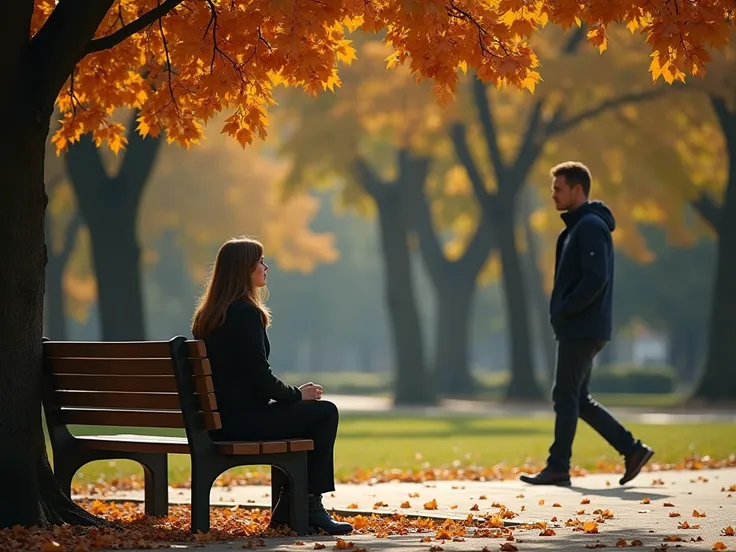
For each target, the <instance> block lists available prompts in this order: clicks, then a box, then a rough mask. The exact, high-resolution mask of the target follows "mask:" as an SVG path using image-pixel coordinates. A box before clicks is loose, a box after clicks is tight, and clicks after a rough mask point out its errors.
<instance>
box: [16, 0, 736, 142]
mask: <svg viewBox="0 0 736 552" xmlns="http://www.w3.org/2000/svg"><path fill="white" fill-rule="evenodd" d="M701 4H702V3H689V4H688V3H686V4H685V5H684V6H680V8H679V10H675V9H673V7H672V6H673V3H671V2H667V1H665V0H653V1H652V2H648V3H646V4H644V3H642V2H639V1H635V0H628V1H624V0H611V1H609V2H595V3H584V2H579V1H577V0H558V1H556V2H555V3H554V5H553V6H552V5H549V3H548V2H546V1H543V0H535V1H520V0H499V1H496V2H463V3H461V4H455V3H450V4H448V3H447V2H446V1H442V0H432V1H428V0H427V1H419V0H413V1H407V0H384V1H383V2H380V3H374V2H364V1H357V0H334V1H332V2H326V3H325V2H292V1H278V2H277V1H273V2H266V1H265V0H253V1H252V2H251V3H247V4H246V3H243V2H213V3H209V2H195V3H193V4H192V5H191V6H190V5H189V4H186V6H185V5H184V4H181V5H179V6H178V7H177V8H175V9H174V10H172V11H171V12H170V13H168V14H167V15H166V16H165V17H164V18H163V19H162V20H161V25H158V24H154V25H152V26H150V27H148V28H146V29H145V30H143V31H142V32H140V33H138V34H135V35H133V36H132V37H130V38H129V39H127V40H125V41H124V42H122V43H120V44H119V45H117V46H116V47H115V48H113V49H111V50H109V51H102V52H96V53H94V54H91V55H88V56H86V57H85V58H84V59H83V60H82V61H81V62H80V63H79V64H78V66H77V68H76V70H75V74H74V78H73V80H72V79H71V78H70V80H69V82H68V83H67V86H65V87H64V91H63V92H62V93H61V94H60V99H59V103H58V105H59V108H60V109H61V111H62V113H63V114H64V115H67V114H70V116H71V118H72V119H74V120H76V119H77V118H79V117H82V118H84V116H83V113H84V112H86V111H89V110H91V111H99V112H100V113H101V114H102V117H103V119H104V120H103V121H97V124H92V121H90V120H89V119H88V120H86V121H85V122H84V123H83V124H78V123H74V124H71V123H69V124H70V125H71V126H72V129H71V130H69V131H65V132H64V133H62V134H61V135H59V137H58V139H57V140H56V142H55V144H56V145H57V147H58V148H60V149H62V150H63V149H64V148H65V147H67V146H68V144H69V143H71V141H70V139H69V138H70V137H77V138H78V136H76V134H77V132H78V131H79V130H81V132H82V133H84V132H91V131H94V130H95V129H98V128H99V127H101V126H105V124H106V123H107V122H108V121H107V118H108V117H110V116H111V114H112V113H113V112H114V111H115V110H116V109H119V108H134V107H138V108H141V110H142V111H143V117H144V120H145V122H146V125H147V130H148V131H150V129H153V128H165V129H169V130H170V131H169V132H168V133H167V134H168V137H169V139H170V140H172V141H175V142H177V143H180V144H182V145H185V146H189V145H191V144H195V143H197V142H198V141H199V140H200V139H201V136H200V132H199V129H200V128H201V127H203V126H204V125H205V124H206V123H207V121H208V120H210V119H211V118H212V117H213V116H214V115H215V114H217V113H219V112H222V111H225V112H227V113H228V114H230V113H232V112H233V111H237V110H239V109H242V107H243V104H244V103H251V102H252V103H254V104H258V105H263V106H270V105H271V100H272V98H271V86H272V85H276V84H283V85H285V86H298V87H300V88H302V89H303V90H305V91H306V92H308V93H310V94H317V93H320V92H323V91H325V90H334V89H335V88H336V87H338V86H340V84H341V81H340V77H339V75H338V73H337V70H336V68H337V66H338V65H339V64H350V63H352V61H353V60H355V59H356V51H355V49H354V47H353V46H352V45H351V43H350V41H349V40H346V39H345V32H346V31H347V32H355V31H357V30H358V29H362V30H364V31H367V32H378V31H382V30H385V31H386V34H385V43H386V44H389V45H390V46H391V48H392V49H393V50H395V51H396V52H397V53H396V54H394V55H392V56H391V57H390V58H389V59H388V60H387V62H388V65H389V67H396V66H397V65H401V64H403V63H404V62H407V61H408V62H409V64H408V65H409V70H410V72H411V74H412V76H414V77H415V78H416V79H417V80H422V79H431V80H432V81H433V84H434V85H435V86H434V87H433V90H434V93H435V95H436V98H437V99H438V100H439V101H440V102H441V103H442V104H447V103H449V102H451V101H453V99H454V98H455V94H456V89H457V85H458V78H457V73H458V69H460V70H461V71H462V72H463V73H466V72H467V71H468V69H469V68H473V69H476V71H477V74H478V76H479V77H480V78H481V79H482V80H484V81H485V82H489V83H492V84H494V85H496V86H511V87H516V88H519V89H526V90H529V91H530V92H532V93H533V92H534V91H535V87H536V85H537V84H538V83H539V81H540V76H539V74H538V72H537V67H538V62H537V61H536V55H535V53H534V51H533V50H532V48H531V47H530V44H529V42H530V39H531V37H532V36H533V34H534V33H535V32H537V31H538V29H540V28H541V27H544V26H545V25H547V24H548V23H554V24H556V25H559V26H561V27H563V28H569V27H570V26H572V25H578V26H580V25H582V23H583V22H587V23H589V24H591V25H592V28H591V29H590V30H589V32H588V40H589V41H590V42H591V43H592V44H595V45H596V46H598V48H599V50H600V51H601V52H602V51H603V50H605V49H606V48H607V46H608V38H607V36H606V27H607V26H608V25H609V24H611V23H614V22H618V21H623V22H625V23H626V25H627V28H628V29H629V30H630V31H631V32H634V31H641V32H642V33H644V34H645V35H646V41H647V43H648V45H649V48H650V51H651V52H652V57H653V62H652V66H651V68H650V72H651V74H652V77H653V79H654V80H655V81H656V80H657V79H658V78H659V77H662V78H663V79H664V80H665V81H667V82H669V83H672V82H674V81H675V80H684V79H685V76H686V75H687V74H692V75H702V74H703V73H704V70H705V65H706V64H707V63H708V62H709V61H710V54H709V51H708V50H710V49H722V48H724V47H725V46H726V44H727V43H728V39H729V33H730V29H731V23H730V22H729V21H727V20H726V18H724V17H723V16H722V15H723V13H724V11H725V10H726V9H727V6H728V4H727V3H725V2H724V0H714V2H713V3H710V4H709V5H707V6H702V5H701ZM56 5H57V3H56V2H53V1H52V0H36V1H35V3H34V12H33V18H32V23H31V33H32V34H35V33H36V32H37V31H38V29H40V28H41V26H42V25H43V23H44V22H45V20H46V19H47V18H48V17H49V15H50V14H51V13H52V12H53V10H54V9H56ZM156 5H157V3H156V2H155V1H154V0H141V1H139V2H120V3H116V4H115V6H114V7H113V8H111V10H110V11H109V13H108V14H107V15H106V16H105V17H104V19H103V21H101V22H100V23H101V24H100V25H99V30H98V32H97V37H100V36H103V35H106V34H110V33H111V32H114V31H113V30H114V29H117V28H119V25H120V22H121V21H133V20H135V19H136V18H138V17H140V16H141V15H143V14H145V13H147V12H148V11H149V10H150V9H152V8H154V7H155V6H156ZM246 5H247V6H249V7H248V8H247V9H246ZM211 10H214V14H215V15H216V16H217V20H216V24H215V23H214V18H213V12H212V11H211ZM167 67H171V68H172V70H171V71H169V70H168V69H167ZM245 88H248V90H247V91H244V89H245ZM71 90H73V91H74V92H73V93H74V95H75V97H76V99H75V100H72V98H71ZM244 94H245V95H246V96H247V97H248V102H244V101H243V99H242V96H243V95H244ZM190 119H191V121H190ZM245 128H246V127H245V126H243V125H239V126H236V127H235V128H234V129H233V132H232V133H231V135H232V136H233V137H234V138H235V139H236V140H238V142H239V143H241V144H250V143H252V142H251V141H252V137H251V136H250V135H249V133H248V131H247V130H245ZM251 128H253V127H252V125H251ZM256 135H258V136H259V137H261V138H262V137H263V136H265V131H263V132H261V131H257V132H256V131H255V130H254V131H253V136H256ZM107 140H108V139H107V138H105V139H103V141H107ZM110 145H111V147H116V148H122V147H124V144H122V143H120V142H116V141H115V140H114V139H113V140H111V142H110Z"/></svg>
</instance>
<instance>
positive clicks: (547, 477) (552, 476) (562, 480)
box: [519, 468, 572, 487]
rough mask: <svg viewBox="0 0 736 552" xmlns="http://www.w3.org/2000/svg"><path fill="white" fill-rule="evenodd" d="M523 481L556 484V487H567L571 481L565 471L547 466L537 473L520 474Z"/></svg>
mask: <svg viewBox="0 0 736 552" xmlns="http://www.w3.org/2000/svg"><path fill="white" fill-rule="evenodd" d="M519 479H520V480H521V481H523V482H524V483H529V484H531V485H557V486H558V487H569V486H570V485H571V484H572V483H571V482H570V474H569V473H568V472H565V471H560V472H558V471H553V470H551V469H549V468H544V469H543V470H542V471H541V472H539V473H538V474H537V475H534V476H532V475H522V476H521V477H519Z"/></svg>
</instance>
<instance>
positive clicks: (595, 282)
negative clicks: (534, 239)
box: [549, 201, 616, 341]
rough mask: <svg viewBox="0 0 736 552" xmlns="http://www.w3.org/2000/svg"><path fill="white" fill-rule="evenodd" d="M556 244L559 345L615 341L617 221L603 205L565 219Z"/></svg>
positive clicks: (554, 320)
mask: <svg viewBox="0 0 736 552" xmlns="http://www.w3.org/2000/svg"><path fill="white" fill-rule="evenodd" d="M562 220H563V221H564V222H565V226H566V228H565V229H564V230H563V231H562V232H561V233H560V236H559V238H558V239H557V254H556V258H555V283H554V288H553V289H552V296H551V298H550V308H549V310H550V321H551V324H552V328H553V329H554V332H555V335H556V336H557V338H558V339H565V338H567V339H597V340H601V341H608V340H610V339H611V332H612V327H613V240H612V238H611V232H613V230H614V229H615V228H616V221H615V219H614V217H613V213H612V212H611V210H610V209H609V208H608V207H607V206H606V205H604V204H603V203H602V202H600V201H591V202H588V203H584V204H583V205H581V206H580V207H578V208H577V209H575V210H574V211H570V212H567V213H564V214H563V215H562Z"/></svg>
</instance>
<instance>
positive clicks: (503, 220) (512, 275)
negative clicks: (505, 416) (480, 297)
mask: <svg viewBox="0 0 736 552" xmlns="http://www.w3.org/2000/svg"><path fill="white" fill-rule="evenodd" d="M512 208H513V207H512V206H508V205H507V206H505V208H503V209H497V210H496V211H497V212H496V214H495V216H494V218H493V223H494V225H495V232H496V236H497V240H498V247H499V252H500V253H501V267H502V278H503V288H504V299H505V304H506V320H507V321H508V326H507V332H508V335H509V339H510V341H511V346H510V351H511V357H510V359H511V363H510V364H511V365H510V366H509V369H510V370H511V382H510V383H509V387H508V389H507V390H506V398H507V399H541V398H542V394H541V391H540V389H539V385H538V384H537V380H536V375H535V373H534V361H533V358H532V341H531V338H530V337H531V336H530V325H529V304H528V302H527V295H526V286H525V284H524V273H523V271H522V263H521V256H520V255H519V251H518V249H517V248H516V239H515V235H516V233H515V228H514V222H513V221H514V217H513V213H512Z"/></svg>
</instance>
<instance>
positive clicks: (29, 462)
mask: <svg viewBox="0 0 736 552" xmlns="http://www.w3.org/2000/svg"><path fill="white" fill-rule="evenodd" d="M16 109H17V106H13V108H12V109H11V110H10V112H7V111H6V112H5V113H3V114H2V115H3V120H4V121H5V122H6V132H5V136H8V137H12V140H3V141H2V144H1V147H0V194H1V195H2V198H3V202H2V205H3V211H4V212H3V216H2V217H0V262H1V263H2V265H3V266H4V267H6V268H9V269H8V270H0V305H2V308H3V313H2V316H0V336H1V339H2V341H1V343H2V347H0V348H1V349H2V351H3V353H2V354H1V355H0V451H2V453H0V473H2V474H3V492H2V496H3V499H2V500H0V528H2V527H12V526H13V525H16V524H17V525H24V526H31V525H41V524H45V523H63V522H65V521H68V522H73V523H92V522H93V520H94V518H93V517H92V516H89V515H88V514H86V512H84V510H82V509H81V508H79V507H77V506H76V505H75V504H74V503H73V502H71V501H70V500H69V499H68V498H67V497H66V496H65V495H64V494H63V493H62V492H61V489H60V488H59V486H58V485H57V484H56V480H55V479H54V475H53V473H52V471H51V467H50V465H49V461H48V456H47V454H46V447H45V441H44V437H43V431H42V429H41V427H42V426H41V397H40V389H41V358H42V351H41V337H42V328H43V294H44V272H45V263H46V249H45V246H44V243H45V240H44V211H45V208H46V203H47V197H46V194H45V191H44V180H43V166H44V153H45V151H44V150H45V148H44V144H45V139H46V134H47V132H48V128H49V127H48V125H49V118H50V116H51V112H52V106H48V109H47V110H46V109H38V110H36V109H34V110H31V109H29V110H28V112H21V113H20V114H19V113H17V112H14V111H15V110H16Z"/></svg>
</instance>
